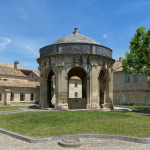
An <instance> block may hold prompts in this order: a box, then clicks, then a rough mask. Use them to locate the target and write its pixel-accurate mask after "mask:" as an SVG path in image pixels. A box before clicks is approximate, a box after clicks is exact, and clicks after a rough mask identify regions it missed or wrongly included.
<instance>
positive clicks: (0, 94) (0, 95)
mask: <svg viewBox="0 0 150 150" xmlns="http://www.w3.org/2000/svg"><path fill="white" fill-rule="evenodd" d="M0 101H2V93H1V92H0Z"/></svg>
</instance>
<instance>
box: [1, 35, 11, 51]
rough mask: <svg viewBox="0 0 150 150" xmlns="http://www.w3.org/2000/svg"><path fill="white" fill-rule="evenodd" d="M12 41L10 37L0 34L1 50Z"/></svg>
mask: <svg viewBox="0 0 150 150" xmlns="http://www.w3.org/2000/svg"><path fill="white" fill-rule="evenodd" d="M10 42H11V40H10V39H9V38H6V37H2V36H0V50H3V49H4V48H5V46H6V45H8V44H9V43H10Z"/></svg>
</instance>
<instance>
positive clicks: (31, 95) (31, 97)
mask: <svg viewBox="0 0 150 150" xmlns="http://www.w3.org/2000/svg"><path fill="white" fill-rule="evenodd" d="M33 100H34V94H33V93H31V94H30V101H33Z"/></svg>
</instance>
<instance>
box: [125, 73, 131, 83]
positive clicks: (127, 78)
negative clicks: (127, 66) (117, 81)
mask: <svg viewBox="0 0 150 150" xmlns="http://www.w3.org/2000/svg"><path fill="white" fill-rule="evenodd" d="M125 83H130V74H125Z"/></svg>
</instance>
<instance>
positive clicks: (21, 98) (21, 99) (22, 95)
mask: <svg viewBox="0 0 150 150" xmlns="http://www.w3.org/2000/svg"><path fill="white" fill-rule="evenodd" d="M20 101H24V93H23V92H21V93H20Z"/></svg>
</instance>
